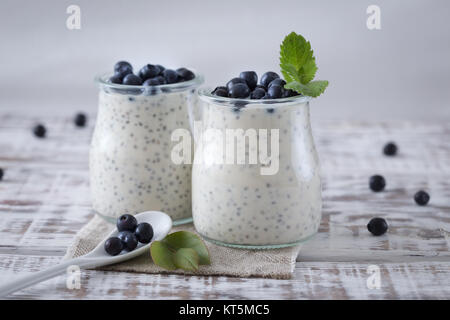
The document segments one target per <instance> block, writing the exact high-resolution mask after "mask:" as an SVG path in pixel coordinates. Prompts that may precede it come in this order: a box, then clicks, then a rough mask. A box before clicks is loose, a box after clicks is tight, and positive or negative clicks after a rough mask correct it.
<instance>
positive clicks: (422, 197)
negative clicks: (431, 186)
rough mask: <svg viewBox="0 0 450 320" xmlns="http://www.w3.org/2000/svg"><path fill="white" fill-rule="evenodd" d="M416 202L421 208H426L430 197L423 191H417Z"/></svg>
mask: <svg viewBox="0 0 450 320" xmlns="http://www.w3.org/2000/svg"><path fill="white" fill-rule="evenodd" d="M414 201H415V202H416V203H417V204H418V205H419V206H425V205H426V204H427V203H428V201H430V195H429V194H428V193H427V192H425V191H423V190H420V191H417V192H416V194H415V195H414Z"/></svg>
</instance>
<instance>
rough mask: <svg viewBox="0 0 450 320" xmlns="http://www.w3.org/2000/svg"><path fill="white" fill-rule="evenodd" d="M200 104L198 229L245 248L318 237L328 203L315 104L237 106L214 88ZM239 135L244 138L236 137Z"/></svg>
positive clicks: (195, 192) (299, 100)
mask: <svg viewBox="0 0 450 320" xmlns="http://www.w3.org/2000/svg"><path fill="white" fill-rule="evenodd" d="M216 90H217V89H216ZM199 98H200V101H201V102H200V108H201V113H202V117H201V124H200V123H199V124H197V123H196V125H197V127H199V128H197V131H196V132H197V134H196V150H195V156H194V166H193V172H192V206H193V219H194V225H195V228H196V230H197V231H198V232H199V233H200V234H201V235H202V236H203V237H204V238H205V239H207V240H210V241H212V242H215V243H218V244H221V245H227V246H235V247H244V248H277V247H285V246H291V245H296V244H298V243H301V242H302V241H305V240H306V239H308V238H310V237H311V236H313V235H314V234H315V233H316V232H317V230H318V228H319V224H320V219H321V208H322V198H321V179H320V172H319V171H320V170H319V161H318V156H317V152H316V149H315V146H314V141H313V137H312V133H311V125H310V119H309V102H310V98H308V97H304V96H301V95H296V96H290V97H286V98H280V99H270V100H264V99H256V100H255V99H232V98H228V97H220V96H216V95H214V94H211V90H210V89H200V91H199ZM235 129H237V131H236V130H235ZM227 131H228V135H227ZM220 133H222V134H220ZM233 134H234V137H236V139H230V138H229V137H230V136H231V135H233ZM242 134H243V135H244V136H245V139H244V140H241V141H244V142H243V143H241V144H240V145H238V142H237V140H238V138H237V137H238V136H241V137H242ZM233 141H234V142H233ZM255 141H256V142H255ZM264 145H266V146H267V150H264ZM230 150H235V157H230V155H229V152H227V151H230ZM239 154H241V159H240V160H238V155H239ZM255 154H256V158H257V159H256V162H255ZM242 155H244V156H245V161H243V159H242ZM251 157H253V159H252V160H250V158H251ZM231 158H234V162H232V161H230V160H231Z"/></svg>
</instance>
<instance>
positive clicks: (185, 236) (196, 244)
mask: <svg viewBox="0 0 450 320" xmlns="http://www.w3.org/2000/svg"><path fill="white" fill-rule="evenodd" d="M162 241H164V242H165V243H167V244H168V245H169V246H171V247H172V248H175V249H180V248H191V249H194V250H195V251H196V252H197V254H198V256H199V263H200V264H211V261H210V259H209V252H208V249H207V248H206V245H205V243H204V242H203V240H202V239H201V238H200V237H199V236H198V235H196V234H195V233H192V232H187V231H178V232H174V233H171V234H169V235H168V236H166V237H165V238H164V239H163V240H162Z"/></svg>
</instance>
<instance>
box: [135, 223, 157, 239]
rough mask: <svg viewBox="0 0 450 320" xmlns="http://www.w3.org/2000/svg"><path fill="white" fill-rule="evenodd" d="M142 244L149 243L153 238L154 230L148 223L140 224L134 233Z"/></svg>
mask: <svg viewBox="0 0 450 320" xmlns="http://www.w3.org/2000/svg"><path fill="white" fill-rule="evenodd" d="M134 234H135V235H136V238H137V239H138V241H139V242H140V243H149V242H150V241H152V238H153V228H152V226H151V225H150V224H148V223H147V222H142V223H139V224H138V226H137V227H136V231H135V232H134Z"/></svg>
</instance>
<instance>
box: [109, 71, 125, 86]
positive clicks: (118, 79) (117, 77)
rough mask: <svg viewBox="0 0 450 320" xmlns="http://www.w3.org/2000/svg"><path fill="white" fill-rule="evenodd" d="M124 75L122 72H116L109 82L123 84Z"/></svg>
mask: <svg viewBox="0 0 450 320" xmlns="http://www.w3.org/2000/svg"><path fill="white" fill-rule="evenodd" d="M122 81H123V76H122V75H121V74H120V73H116V74H115V75H113V76H112V77H111V78H109V82H111V83H115V84H122Z"/></svg>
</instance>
